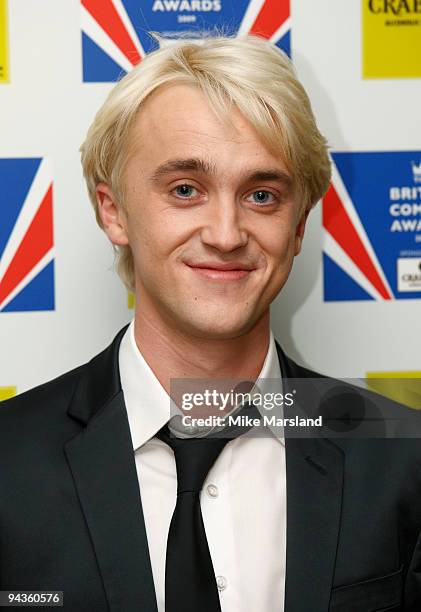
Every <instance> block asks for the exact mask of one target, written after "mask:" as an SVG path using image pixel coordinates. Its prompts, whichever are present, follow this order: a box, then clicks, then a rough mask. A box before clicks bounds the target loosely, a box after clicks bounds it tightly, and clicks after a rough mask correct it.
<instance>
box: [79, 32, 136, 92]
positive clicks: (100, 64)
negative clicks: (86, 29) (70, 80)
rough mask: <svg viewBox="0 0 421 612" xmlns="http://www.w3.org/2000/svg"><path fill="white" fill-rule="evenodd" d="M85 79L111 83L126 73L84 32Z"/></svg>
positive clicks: (87, 81) (93, 81) (86, 80)
mask: <svg viewBox="0 0 421 612" xmlns="http://www.w3.org/2000/svg"><path fill="white" fill-rule="evenodd" d="M82 57H83V81H84V82H85V83H109V82H112V81H118V80H119V79H120V78H121V77H123V76H124V75H125V74H126V73H125V71H124V70H123V69H122V67H121V66H119V65H118V64H116V63H115V61H114V60H112V59H111V58H110V57H109V55H107V54H106V53H104V51H102V49H100V48H99V47H98V45H97V44H95V43H94V42H93V40H92V39H90V38H89V37H88V36H86V34H84V33H83V32H82Z"/></svg>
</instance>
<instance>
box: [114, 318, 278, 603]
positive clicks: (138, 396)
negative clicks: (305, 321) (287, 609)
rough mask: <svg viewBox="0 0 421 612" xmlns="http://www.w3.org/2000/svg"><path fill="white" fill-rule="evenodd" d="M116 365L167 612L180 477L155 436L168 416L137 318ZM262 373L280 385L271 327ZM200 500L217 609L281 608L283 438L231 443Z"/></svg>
mask: <svg viewBox="0 0 421 612" xmlns="http://www.w3.org/2000/svg"><path fill="white" fill-rule="evenodd" d="M119 367H120V378H121V385H122V389H123V393H124V399H125V404H126V409H127V416H128V420H129V426H130V431H131V437H132V442H133V450H134V453H135V461H136V469H137V475H138V479H139V488H140V493H141V498H142V506H143V514H144V519H145V526H146V534H147V538H148V545H149V554H150V559H151V565H152V574H153V579H154V584H155V592H156V597H157V603H158V610H159V612H164V610H165V558H166V547H167V536H168V529H169V525H170V521H171V517H172V514H173V511H174V508H175V504H176V492H177V474H176V468H175V460H174V454H173V451H172V450H171V449H170V447H169V446H167V445H166V444H165V443H164V442H162V441H161V440H159V439H158V438H156V437H154V436H155V434H156V433H157V432H158V431H159V430H160V429H161V427H163V426H164V425H165V424H166V423H167V422H168V420H169V418H170V397H169V395H168V394H167V392H166V391H165V390H164V388H163V387H162V385H161V384H160V382H159V381H158V379H157V378H156V376H155V374H154V373H153V371H152V369H151V368H150V367H149V365H148V364H147V362H146V361H145V359H144V358H143V356H142V354H141V352H140V350H139V348H138V346H137V344H136V340H135V337H134V321H132V322H131V324H130V326H129V328H128V329H127V332H126V333H125V335H124V337H123V339H122V342H121V345H120V353H119ZM259 378H272V379H274V378H277V379H279V382H280V385H281V384H282V377H281V371H280V366H279V360H278V355H277V351H276V346H275V341H274V337H273V334H272V332H270V342H269V348H268V352H267V355H266V358H265V361H264V364H263V367H262V370H261V372H260V374H259ZM280 388H282V387H280ZM278 435H279V434H278ZM200 504H201V509H202V515H203V522H204V526H205V531H206V537H207V540H208V545H209V550H210V554H211V558H212V563H213V567H214V570H215V576H216V583H217V586H218V592H219V598H220V602H221V610H222V612H248V611H251V610H252V611H253V612H254V611H259V612H283V610H284V591H285V559H286V472H285V444H284V439H283V438H281V437H276V436H275V435H273V436H270V437H267V436H266V437H246V436H240V437H238V438H236V439H234V440H231V441H230V442H228V444H226V446H225V447H224V449H223V450H222V452H221V454H220V455H219V457H218V458H217V460H216V461H215V463H214V465H213V466H212V468H211V469H210V471H209V473H208V475H207V477H206V479H205V482H204V485H203V489H202V491H201V494H200ZM180 571H182V568H180Z"/></svg>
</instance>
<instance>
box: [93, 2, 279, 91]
mask: <svg viewBox="0 0 421 612" xmlns="http://www.w3.org/2000/svg"><path fill="white" fill-rule="evenodd" d="M81 26H82V62H83V80H84V82H113V81H116V80H117V79H118V78H120V77H121V76H123V75H124V74H125V73H126V72H129V71H130V70H131V69H132V68H133V66H135V65H136V64H138V63H139V62H140V61H141V60H142V58H143V57H144V56H145V54H146V53H148V52H149V51H152V50H153V49H155V48H156V44H157V43H156V41H155V40H154V39H153V38H152V37H151V35H150V32H157V33H160V34H162V36H164V37H165V39H166V43H167V44H168V41H172V40H177V39H179V38H180V37H182V38H183V39H184V40H185V39H186V38H190V39H198V38H200V36H201V32H209V33H210V34H211V35H212V33H213V32H223V33H224V34H228V35H233V34H246V33H253V34H258V35H260V36H262V37H264V38H267V39H268V40H270V41H271V42H273V43H274V44H275V45H277V46H278V47H280V48H281V49H282V50H283V51H285V52H286V53H288V55H290V52H291V49H290V6H289V0H81Z"/></svg>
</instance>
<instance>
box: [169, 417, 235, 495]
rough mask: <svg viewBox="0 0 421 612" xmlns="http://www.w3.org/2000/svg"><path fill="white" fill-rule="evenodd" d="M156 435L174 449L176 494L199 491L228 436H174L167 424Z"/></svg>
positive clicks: (227, 440)
mask: <svg viewBox="0 0 421 612" xmlns="http://www.w3.org/2000/svg"><path fill="white" fill-rule="evenodd" d="M157 436H158V438H160V439H161V440H162V441H163V442H165V443H166V444H168V446H170V447H171V448H172V450H173V451H174V458H175V465H176V469H177V494H178V495H180V493H188V492H191V493H200V491H201V489H202V487H203V483H204V481H205V478H206V476H207V474H208V472H209V470H210V469H211V467H212V465H213V464H214V463H215V461H216V459H217V458H218V455H219V454H220V453H221V451H222V449H223V448H224V446H225V445H226V444H227V442H229V438H176V437H174V436H171V434H170V432H169V429H168V427H167V426H165V427H163V428H162V429H161V430H160V431H159V432H158V433H157Z"/></svg>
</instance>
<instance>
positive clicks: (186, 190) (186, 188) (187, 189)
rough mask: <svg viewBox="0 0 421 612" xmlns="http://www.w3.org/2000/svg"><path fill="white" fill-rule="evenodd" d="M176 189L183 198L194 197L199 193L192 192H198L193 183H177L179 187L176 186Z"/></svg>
mask: <svg viewBox="0 0 421 612" xmlns="http://www.w3.org/2000/svg"><path fill="white" fill-rule="evenodd" d="M174 191H175V192H176V194H177V195H178V196H180V197H182V198H194V197H195V195H197V193H192V192H197V189H195V187H192V186H191V185H186V184H184V185H177V187H175V189H174Z"/></svg>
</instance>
